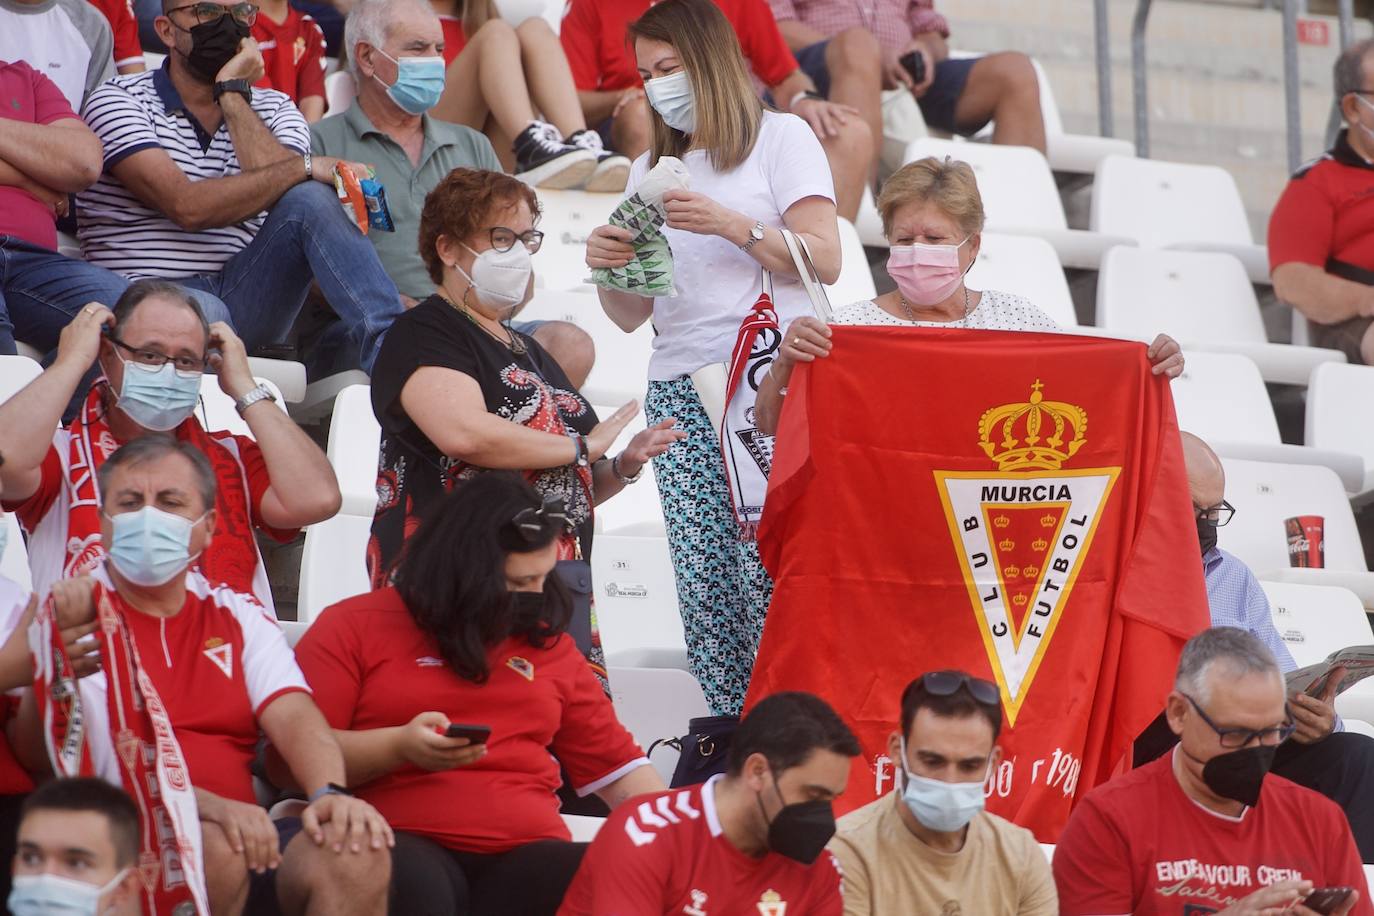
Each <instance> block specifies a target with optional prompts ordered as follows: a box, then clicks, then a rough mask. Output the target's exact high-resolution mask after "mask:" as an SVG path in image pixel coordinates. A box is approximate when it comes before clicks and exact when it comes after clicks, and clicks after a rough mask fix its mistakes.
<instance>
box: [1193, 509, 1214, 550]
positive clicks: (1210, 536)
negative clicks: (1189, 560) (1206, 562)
mask: <svg viewBox="0 0 1374 916" xmlns="http://www.w3.org/2000/svg"><path fill="white" fill-rule="evenodd" d="M1197 539H1198V543H1199V544H1200V545H1201V547H1202V554H1203V556H1206V555H1207V551H1209V550H1211V549H1212V548H1213V547H1215V546H1217V526H1216V525H1213V524H1211V523H1210V522H1208V521H1207V520H1206V519H1203V518H1200V519H1198V520H1197Z"/></svg>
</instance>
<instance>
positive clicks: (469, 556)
mask: <svg viewBox="0 0 1374 916" xmlns="http://www.w3.org/2000/svg"><path fill="white" fill-rule="evenodd" d="M563 513H564V510H563V508H562V506H561V505H560V504H559V503H558V502H557V501H551V500H547V499H545V498H544V497H542V496H540V495H539V493H538V492H536V491H535V490H534V488H533V487H531V486H530V485H529V484H528V483H526V482H525V481H524V480H523V479H521V477H520V476H519V475H518V474H516V473H514V472H510V471H490V472H488V473H486V474H482V475H480V476H478V477H477V478H475V479H473V480H472V481H470V482H469V483H467V484H465V485H464V486H462V487H460V488H458V489H457V490H455V491H454V492H452V493H451V494H449V495H447V496H444V497H442V499H441V501H440V502H439V503H438V504H437V505H436V506H435V508H434V512H433V513H431V514H430V515H429V516H428V517H427V519H426V520H425V521H424V522H423V523H422V524H421V526H420V528H419V530H418V531H417V532H416V533H415V534H414V536H413V537H411V539H410V540H409V542H408V543H407V544H406V549H405V552H404V553H403V554H402V557H401V561H400V563H399V564H398V565H397V567H396V575H395V578H394V581H393V584H392V585H390V586H388V587H386V588H383V589H381V590H380V591H375V592H369V593H367V594H363V595H358V596H357V597H354V598H350V599H348V600H347V601H343V602H340V603H339V604H336V605H334V606H333V607H331V608H328V609H326V610H325V611H324V613H323V614H321V615H320V617H319V619H318V620H316V621H315V622H314V623H313V624H312V625H311V626H310V629H309V630H307V631H306V633H305V635H304V637H302V639H301V641H300V643H299V644H298V645H297V646H296V657H297V660H298V661H299V663H300V666H301V670H302V671H303V672H304V673H305V676H306V679H307V680H308V681H309V682H310V684H311V687H312V688H313V690H314V693H315V698H316V702H317V703H318V704H319V707H320V710H321V711H322V712H323V713H324V715H325V718H326V719H327V720H328V721H329V724H330V726H331V727H332V728H333V729H334V734H335V736H336V738H337V739H338V742H339V746H340V747H341V748H342V749H343V754H344V762H345V765H346V767H347V776H348V786H349V788H350V789H351V790H353V791H354V792H355V793H356V794H357V795H358V796H359V797H360V798H363V799H366V800H367V801H369V802H370V803H371V804H372V805H374V806H375V807H376V808H377V809H378V810H379V811H381V812H382V814H383V816H385V817H386V819H387V822H388V823H389V824H390V825H391V826H392V828H393V829H394V830H395V832H396V847H395V851H394V854H393V856H392V890H391V897H390V912H393V913H405V914H407V916H429V914H436V916H437V914H443V916H454V914H457V916H463V914H474V916H480V914H498V913H500V914H509V913H520V914H522V916H540V914H549V916H553V914H554V913H555V911H556V910H557V909H558V905H559V903H560V901H561V900H562V898H563V892H564V890H565V889H566V888H567V885H568V883H569V882H570V881H571V880H572V877H573V874H574V873H575V872H576V871H577V867H578V865H579V864H580V862H581V860H582V853H583V851H584V849H585V846H584V844H578V843H573V842H571V841H570V838H569V834H568V830H567V827H566V826H565V825H564V822H563V820H562V818H561V816H560V815H559V807H558V798H557V796H556V795H555V793H556V791H557V790H558V788H559V785H560V781H561V780H560V776H559V766H560V764H561V765H562V767H563V769H564V771H566V773H567V776H568V780H569V782H570V783H571V785H572V788H573V789H575V790H576V791H577V793H578V794H579V795H583V796H585V795H590V794H592V793H595V794H596V795H598V796H599V797H600V798H601V799H602V800H603V801H605V802H606V803H607V804H608V805H609V806H611V807H615V806H616V805H617V804H619V803H620V802H621V801H624V800H625V799H626V798H629V797H631V796H633V795H639V794H642V793H645V792H655V791H659V790H661V789H663V788H664V786H663V782H662V780H661V779H659V777H658V774H657V772H655V770H654V769H653V768H652V767H651V766H649V762H648V760H647V759H646V758H645V756H644V753H643V751H641V750H640V748H639V747H638V745H636V744H635V742H634V739H633V738H631V737H630V734H629V732H627V731H626V730H625V728H624V726H622V725H621V724H620V723H619V722H618V721H617V720H616V717H615V711H614V709H612V707H611V701H610V700H609V699H608V698H607V697H606V695H605V693H603V692H602V689H601V685H600V682H598V681H597V679H596V677H595V676H594V675H593V674H592V672H591V670H590V669H589V668H588V667H587V664H586V662H585V661H584V659H583V658H582V655H581V654H580V653H579V652H578V651H577V648H576V646H575V645H574V644H573V642H572V640H571V638H570V637H569V636H568V635H567V634H566V633H565V632H564V631H565V629H566V628H567V626H568V621H569V618H570V616H571V604H570V602H569V600H568V595H567V593H566V591H565V590H564V588H563V587H562V585H561V584H560V583H559V581H558V580H557V578H556V577H554V576H553V575H551V573H552V571H553V567H554V563H555V562H556V560H557V558H558V542H559V539H560V537H561V536H562V533H563V531H564V530H565V526H566V524H567V519H566V517H565V516H564V514H563ZM455 726H457V727H455ZM450 734H451V735H452V736H453V737H449V735H450Z"/></svg>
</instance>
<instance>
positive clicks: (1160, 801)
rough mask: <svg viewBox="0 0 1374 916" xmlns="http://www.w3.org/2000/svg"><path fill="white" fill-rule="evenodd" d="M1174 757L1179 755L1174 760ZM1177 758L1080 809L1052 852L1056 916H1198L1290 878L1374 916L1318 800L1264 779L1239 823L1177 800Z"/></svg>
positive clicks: (1360, 873) (1102, 790) (1350, 855)
mask: <svg viewBox="0 0 1374 916" xmlns="http://www.w3.org/2000/svg"><path fill="white" fill-rule="evenodd" d="M1175 753H1177V751H1175ZM1173 759H1174V754H1165V755H1164V756H1163V757H1161V758H1160V759H1158V760H1156V761H1154V762H1153V763H1150V764H1147V765H1145V766H1143V767H1140V768H1139V769H1137V770H1132V771H1131V772H1129V773H1127V774H1126V775H1124V776H1121V777H1119V778H1117V779H1114V780H1112V781H1111V782H1109V783H1106V784H1105V785H1102V786H1099V787H1098V788H1096V789H1094V790H1093V791H1091V792H1089V793H1088V795H1087V796H1086V797H1085V798H1084V799H1083V800H1082V801H1081V802H1080V803H1079V804H1078V807H1077V808H1075V809H1074V812H1073V815H1072V816H1071V817H1070V818H1069V824H1068V826H1067V827H1066V828H1065V829H1064V833H1063V835H1062V836H1061V837H1060V839H1059V845H1058V846H1057V847H1055V850H1054V880H1055V884H1057V885H1058V887H1059V911H1060V913H1062V914H1063V916H1088V914H1100V913H1133V914H1135V916H1152V914H1158V916H1166V914H1167V916H1202V914H1204V913H1215V912H1218V911H1220V910H1224V909H1226V908H1227V907H1228V906H1231V905H1232V904H1234V903H1236V902H1237V901H1239V900H1240V899H1242V898H1243V897H1245V896H1247V895H1248V894H1252V893H1254V892H1255V891H1257V890H1260V889H1261V888H1263V887H1266V886H1268V885H1270V884H1275V883H1277V882H1279V881H1286V880H1289V879H1306V880H1308V881H1311V882H1312V883H1313V884H1315V885H1316V886H1317V887H1353V888H1355V889H1356V890H1358V891H1359V892H1360V902H1359V903H1358V904H1356V906H1355V909H1354V910H1353V911H1352V912H1354V913H1356V914H1359V916H1368V914H1371V913H1374V906H1371V904H1370V900H1369V890H1368V888H1366V886H1365V879H1364V867H1363V866H1362V865H1361V863H1360V854H1359V851H1358V850H1357V849H1356V848H1355V840H1354V838H1353V837H1352V836H1351V835H1350V827H1349V826H1348V825H1347V823H1346V820H1345V815H1344V814H1342V813H1341V809H1340V808H1338V807H1336V805H1335V804H1334V803H1333V802H1331V801H1329V800H1328V799H1326V798H1323V797H1322V796H1321V795H1318V794H1317V793H1316V792H1313V791H1312V790H1310V789H1304V788H1303V787H1301V786H1299V785H1296V784H1294V783H1291V782H1289V781H1288V780H1286V779H1284V778H1282V777H1280V776H1275V775H1273V774H1272V773H1271V774H1270V775H1269V776H1267V777H1265V780H1264V787H1263V789H1262V790H1261V792H1260V800H1259V803H1258V804H1257V805H1256V806H1255V807H1253V808H1248V809H1246V810H1245V812H1244V813H1243V814H1242V815H1241V817H1240V818H1238V819H1237V818H1229V817H1225V816H1222V815H1219V814H1215V813H1213V812H1211V811H1208V810H1207V809H1205V808H1203V807H1202V806H1201V805H1199V804H1198V803H1197V802H1195V801H1193V800H1192V799H1190V798H1189V797H1188V796H1187V795H1185V794H1184V793H1183V789H1182V787H1180V786H1179V784H1178V779H1177V778H1176V777H1175V776H1174V772H1173Z"/></svg>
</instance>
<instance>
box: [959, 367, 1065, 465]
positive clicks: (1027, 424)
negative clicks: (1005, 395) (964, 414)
mask: <svg viewBox="0 0 1374 916" xmlns="http://www.w3.org/2000/svg"><path fill="white" fill-rule="evenodd" d="M1044 387H1045V386H1044V384H1042V383H1041V381H1040V380H1039V379H1036V380H1035V383H1034V384H1033V385H1031V395H1030V400H1029V401H1026V402H1023V403H1020V404H1003V405H1001V406H1000V407H993V408H990V409H988V410H986V411H984V412H983V416H982V417H981V418H979V420H978V444H979V445H980V446H982V447H983V451H984V452H985V453H986V454H987V456H988V457H989V458H991V459H992V460H993V461H996V462H997V469H998V470H999V471H1037V470H1041V471H1057V470H1059V468H1060V467H1062V466H1063V464H1064V462H1066V461H1068V460H1069V459H1070V458H1072V457H1073V455H1074V453H1075V452H1077V451H1078V450H1079V449H1080V448H1082V447H1083V443H1084V442H1085V441H1087V440H1086V438H1085V436H1084V433H1085V431H1086V430H1087V427H1088V414H1087V412H1086V411H1085V410H1083V408H1081V407H1078V406H1076V405H1074V404H1066V403H1064V402H1063V401H1046V400H1045V399H1044V395H1042V394H1041V393H1040V389H1041V388H1044ZM1051 424H1052V427H1051ZM1051 428H1052V429H1053V432H1052V433H1051V434H1050V435H1048V436H1046V435H1045V433H1046V432H1050V429H1051ZM1070 429H1071V430H1072V433H1073V435H1072V438H1068V437H1067V436H1066V433H1068V432H1069V430H1070Z"/></svg>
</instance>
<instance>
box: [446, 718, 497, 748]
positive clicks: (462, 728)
mask: <svg viewBox="0 0 1374 916" xmlns="http://www.w3.org/2000/svg"><path fill="white" fill-rule="evenodd" d="M444 737H445V738H466V739H468V743H469V744H486V743H487V739H488V738H490V737H491V726H490V725H460V724H459V723H457V722H454V723H452V724H451V725H449V727H448V728H447V729H445V731H444Z"/></svg>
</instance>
